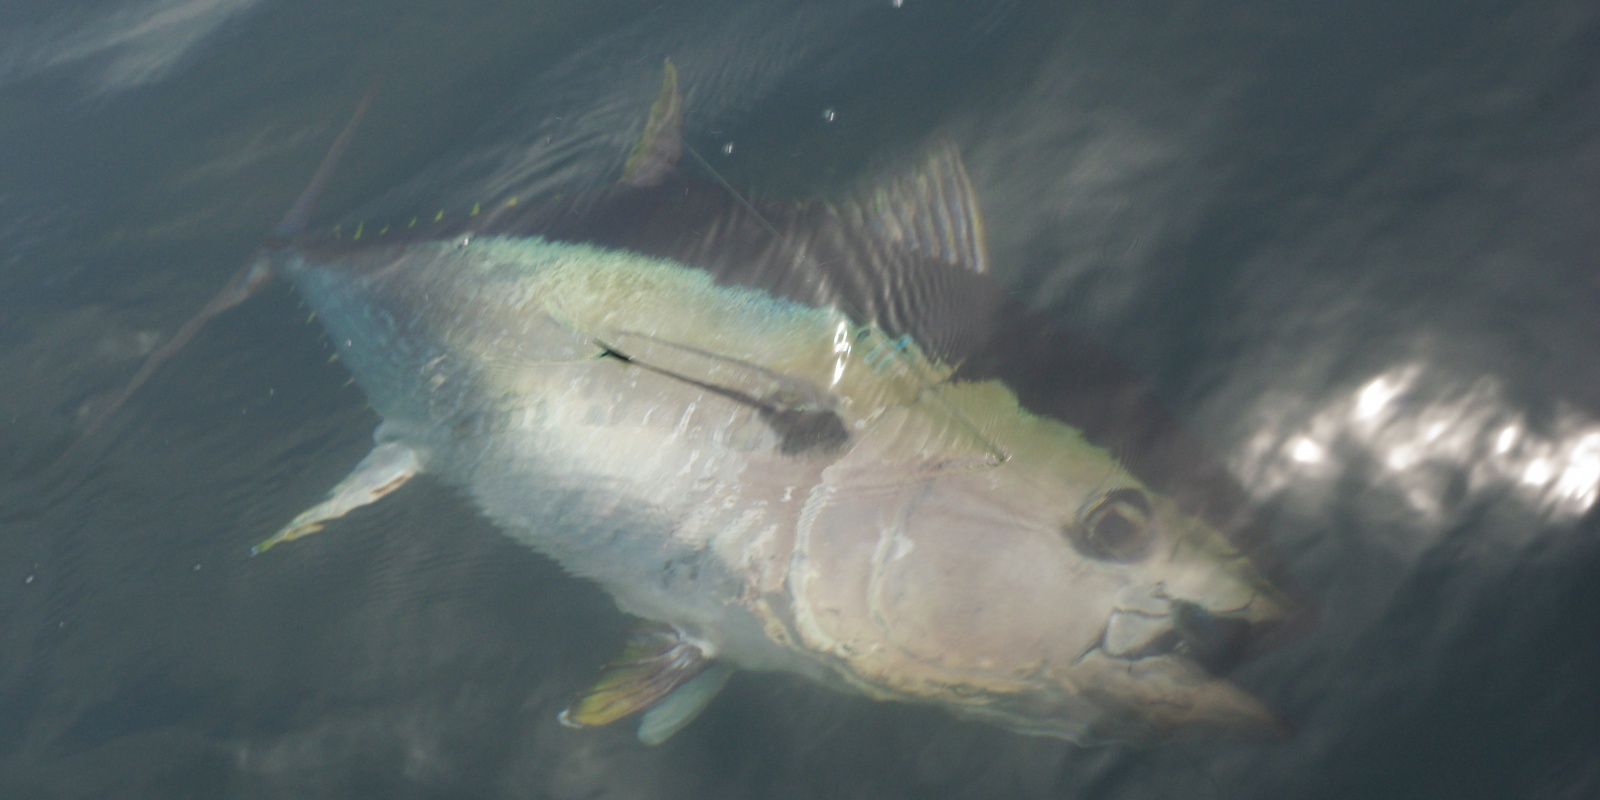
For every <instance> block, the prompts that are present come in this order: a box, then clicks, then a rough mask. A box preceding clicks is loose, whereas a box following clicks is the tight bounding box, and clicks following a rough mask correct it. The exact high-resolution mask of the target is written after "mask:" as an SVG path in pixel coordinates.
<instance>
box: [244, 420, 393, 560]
mask: <svg viewBox="0 0 1600 800" xmlns="http://www.w3.org/2000/svg"><path fill="white" fill-rule="evenodd" d="M421 471H422V459H421V458H420V457H419V456H418V455H417V451H415V450H413V449H411V448H410V447H408V446H406V445H403V444H400V443H399V442H384V443H383V444H380V445H378V446H377V447H374V448H372V452H370V453H368V454H367V457H366V458H363V459H361V463H359V464H357V465H356V468H355V469H354V470H352V471H351V472H350V474H349V475H347V476H345V479H344V480H342V481H339V485H337V486H335V487H333V490H332V491H330V492H328V499H326V500H323V501H322V502H320V503H318V504H316V505H314V506H312V507H310V508H308V509H306V510H305V511H304V512H302V513H301V514H300V516H298V517H295V518H294V520H293V521H291V522H290V523H289V524H288V525H286V526H284V528H283V530H280V531H278V532H277V533H275V534H273V535H272V536H271V537H270V538H268V539H267V540H266V541H264V542H262V543H261V544H258V545H256V546H255V547H252V548H250V555H252V556H254V555H260V554H261V553H265V552H266V551H268V550H270V549H271V548H272V547H273V546H274V545H277V544H278V543H280V542H288V541H293V540H295V539H299V538H300V537H302V536H310V535H311V534H313V533H316V532H317V531H320V530H322V526H323V524H324V523H326V522H328V521H330V520H335V519H338V518H340V517H342V516H344V515H345V514H348V513H350V512H351V511H354V510H356V509H358V508H361V507H362V506H366V505H371V504H372V503H376V502H377V501H379V500H381V499H383V498H384V497H387V496H388V495H389V494H390V493H391V492H393V491H394V490H396V489H398V488H400V487H401V486H404V485H405V483H406V481H409V480H411V479H412V478H413V477H415V476H416V475H417V473H419V472H421Z"/></svg>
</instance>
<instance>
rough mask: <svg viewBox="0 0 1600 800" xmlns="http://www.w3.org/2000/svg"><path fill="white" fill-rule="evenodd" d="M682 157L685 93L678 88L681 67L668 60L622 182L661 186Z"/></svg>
mask: <svg viewBox="0 0 1600 800" xmlns="http://www.w3.org/2000/svg"><path fill="white" fill-rule="evenodd" d="M682 157H683V94H682V93H681V92H679V91H678V68H677V66H675V65H674V64H673V63H672V60H671V59H668V60H667V63H666V66H665V67H664V68H662V73H661V93H660V94H659V95H657V96H656V102H655V103H654V104H653V105H651V106H650V117H649V119H647V120H646V121H645V124H644V133H642V134H640V135H639V141H638V143H637V144H635V145H634V146H633V152H631V153H629V154H628V161H627V163H626V164H624V165H623V167H622V181H621V182H622V183H624V184H627V185H629V186H636V187H640V188H643V187H647V186H658V185H660V184H661V183H662V182H663V181H665V180H666V179H667V177H668V176H669V175H671V174H672V172H673V171H674V170H676V169H677V167H678V159H679V158H682Z"/></svg>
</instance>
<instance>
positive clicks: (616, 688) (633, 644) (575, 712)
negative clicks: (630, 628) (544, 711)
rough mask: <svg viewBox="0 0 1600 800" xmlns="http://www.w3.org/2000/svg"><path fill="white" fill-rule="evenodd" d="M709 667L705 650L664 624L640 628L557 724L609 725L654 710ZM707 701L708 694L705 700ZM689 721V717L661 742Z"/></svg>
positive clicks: (581, 726) (580, 725)
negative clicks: (637, 713)
mask: <svg viewBox="0 0 1600 800" xmlns="http://www.w3.org/2000/svg"><path fill="white" fill-rule="evenodd" d="M710 665H711V657H710V656H709V655H708V654H707V653H706V650H705V648H703V647H702V646H700V645H698V644H695V643H694V642H691V641H689V640H688V639H687V638H686V637H684V636H683V635H682V634H681V633H679V632H678V631H677V629H675V628H673V627H671V626H669V625H649V626H646V627H642V628H640V629H638V630H636V631H634V632H633V633H631V634H629V636H628V642H627V644H626V645H625V646H624V647H623V649H622V653H621V654H620V655H618V656H617V657H616V658H615V659H613V660H612V661H611V662H610V663H609V664H606V665H605V667H603V668H602V669H601V671H600V679H599V680H597V681H595V683H594V685H593V686H591V687H589V689H588V690H586V691H585V692H584V693H583V694H582V695H580V696H579V697H578V698H577V699H576V700H574V701H572V704H571V705H570V706H568V707H567V709H566V710H565V711H562V712H561V717H560V719H561V724H563V725H566V726H568V727H571V728H592V727H598V726H601V725H609V724H610V723H613V722H616V721H617V720H619V719H622V718H623V717H626V716H628V715H630V714H634V713H636V712H639V711H643V710H645V709H647V708H651V707H652V706H655V705H656V704H657V703H660V702H661V701H662V700H663V699H666V698H667V696H668V695H671V694H673V693H674V691H676V690H678V689H679V688H680V687H685V688H686V687H687V686H688V685H689V684H690V683H692V682H693V681H694V679H695V678H697V677H699V676H700V675H701V674H702V673H704V672H705V671H706V668H707V667H709V666H710ZM718 688H720V686H719V687H718ZM711 694H715V692H711ZM709 699H710V697H709V695H708V696H707V697H706V700H709ZM699 705H700V706H703V705H704V702H703V701H702V702H701V703H699ZM690 711H692V712H697V711H698V709H695V708H691V709H690ZM668 716H669V717H670V716H672V715H671V714H670V713H669V714H668ZM679 716H683V715H681V714H679ZM690 719H693V714H692V713H691V714H689V715H687V716H684V718H683V720H682V722H681V723H679V724H678V725H677V727H672V728H671V729H670V730H668V731H667V732H666V734H665V735H664V736H663V737H662V738H663V739H664V738H666V736H669V735H671V733H672V731H676V730H677V729H678V728H680V727H682V726H683V725H686V724H688V722H689V720H690ZM664 721H670V720H664ZM641 733H642V729H641Z"/></svg>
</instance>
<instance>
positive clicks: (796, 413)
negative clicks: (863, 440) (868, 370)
mask: <svg viewBox="0 0 1600 800" xmlns="http://www.w3.org/2000/svg"><path fill="white" fill-rule="evenodd" d="M599 344H600V345H601V346H602V347H604V348H605V350H606V353H607V354H609V355H611V356H614V357H616V358H620V359H623V360H625V361H627V362H629V363H631V364H633V365H635V366H637V367H639V368H641V369H647V370H650V371H651V372H654V373H657V374H659V375H665V376H667V377H669V378H673V379H674V380H680V381H683V382H684V383H688V384H692V385H694V386H698V387H700V388H702V389H705V390H707V391H711V392H716V393H717V394H720V395H722V396H723V397H727V398H729V399H731V400H734V401H737V402H740V403H743V404H745V405H748V406H750V407H752V408H754V409H756V410H757V411H759V412H760V413H761V418H762V419H763V420H765V421H766V423H767V424H768V425H769V426H771V427H772V429H773V430H774V431H775V432H777V434H778V435H779V436H781V437H782V438H783V445H782V447H783V452H784V453H786V454H789V455H797V454H800V453H805V452H808V451H812V450H819V451H831V450H833V449H835V448H837V447H839V446H840V445H843V444H844V443H845V442H847V441H849V439H850V432H849V430H847V429H846V428H845V425H844V421H843V420H842V419H840V417H839V415H838V413H837V412H836V411H835V410H834V400H833V398H832V396H831V395H829V394H828V393H827V392H826V391H824V390H822V389H821V388H819V387H818V386H817V385H816V384H814V383H811V382H808V381H806V380H804V379H801V378H797V377H794V376H792V375H785V374H783V373H780V372H776V371H774V370H771V369H767V368H766V367H763V366H761V365H759V364H752V363H750V362H748V361H742V360H739V359H737V358H732V357H729V356H726V355H723V354H721V353H712V352H708V351H705V350H701V349H699V348H695V347H691V346H688V345H683V344H678V343H676V342H669V341H665V340H663V339H658V338H656V337H653V336H648V335H645V334H637V333H631V332H623V331H619V332H616V333H614V334H612V335H611V336H610V338H608V339H607V340H605V341H602V342H599Z"/></svg>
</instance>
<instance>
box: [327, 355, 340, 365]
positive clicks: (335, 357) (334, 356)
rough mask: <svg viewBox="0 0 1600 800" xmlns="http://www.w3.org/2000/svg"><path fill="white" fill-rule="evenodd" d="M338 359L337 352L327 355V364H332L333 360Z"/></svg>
mask: <svg viewBox="0 0 1600 800" xmlns="http://www.w3.org/2000/svg"><path fill="white" fill-rule="evenodd" d="M338 360H339V354H338V353H334V354H333V355H331V356H328V363H329V364H332V363H333V362H335V361H338Z"/></svg>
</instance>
